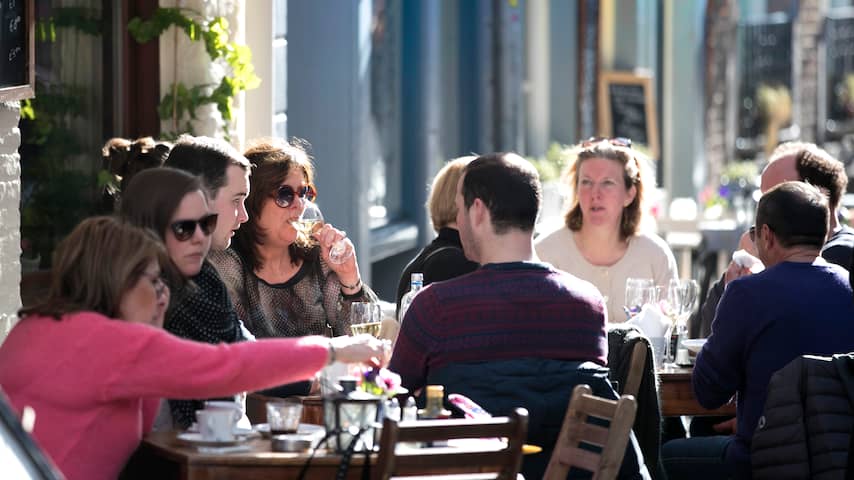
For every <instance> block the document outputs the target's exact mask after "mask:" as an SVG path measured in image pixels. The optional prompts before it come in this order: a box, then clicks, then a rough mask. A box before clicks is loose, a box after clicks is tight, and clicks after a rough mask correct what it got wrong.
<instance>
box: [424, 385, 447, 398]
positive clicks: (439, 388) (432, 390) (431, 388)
mask: <svg viewBox="0 0 854 480" xmlns="http://www.w3.org/2000/svg"><path fill="white" fill-rule="evenodd" d="M427 396H428V397H444V396H445V386H444V385H427Z"/></svg>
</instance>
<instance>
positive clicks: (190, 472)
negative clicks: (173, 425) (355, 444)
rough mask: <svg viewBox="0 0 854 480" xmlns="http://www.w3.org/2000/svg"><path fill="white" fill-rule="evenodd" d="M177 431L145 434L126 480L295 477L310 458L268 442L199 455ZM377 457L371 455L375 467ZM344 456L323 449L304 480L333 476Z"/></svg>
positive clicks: (354, 464)
mask: <svg viewBox="0 0 854 480" xmlns="http://www.w3.org/2000/svg"><path fill="white" fill-rule="evenodd" d="M175 435H176V432H174V431H170V432H152V433H150V434H148V435H146V437H145V439H144V440H143V441H142V444H141V445H140V447H139V448H138V449H137V451H136V453H135V454H134V456H133V458H132V459H131V461H130V462H129V464H128V467H127V469H126V473H125V475H123V476H122V478H123V479H125V480H127V479H151V478H157V479H184V480H218V479H234V480H241V479H253V480H267V479H269V480H274V479H275V480H288V479H296V478H297V476H298V475H299V473H300V470H301V469H302V467H303V465H305V463H306V461H307V460H308V454H306V453H283V452H273V451H272V450H271V443H270V440H269V439H266V438H260V437H258V438H255V439H252V440H250V441H249V442H248V443H249V446H250V448H251V450H250V451H248V452H239V453H226V454H204V453H199V452H198V450H197V449H196V448H195V447H194V446H190V445H185V444H183V443H182V442H179V441H178V440H176V438H175ZM364 462H365V456H364V455H363V454H358V455H353V458H352V460H351V462H350V470H349V472H348V473H347V478H348V479H354V480H356V479H360V478H361V474H362V468H363V466H364ZM375 462H376V454H372V455H371V463H372V464H373V463H375ZM340 463H341V456H340V455H336V454H334V453H329V452H327V451H325V450H320V451H318V453H317V454H316V455H315V456H314V458H313V459H312V460H311V466H310V467H309V469H308V471H307V474H306V476H305V478H306V479H310V480H311V479H313V480H327V479H331V478H335V474H336V472H337V471H338V465H339V464H340Z"/></svg>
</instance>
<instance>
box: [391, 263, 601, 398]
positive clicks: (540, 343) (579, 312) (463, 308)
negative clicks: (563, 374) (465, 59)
mask: <svg viewBox="0 0 854 480" xmlns="http://www.w3.org/2000/svg"><path fill="white" fill-rule="evenodd" d="M604 309H605V305H604V300H603V298H602V295H601V294H600V293H599V291H598V290H596V287H594V286H593V285H592V284H590V283H588V282H586V281H584V280H581V279H579V278H577V277H574V276H572V275H570V274H568V273H565V272H562V271H560V270H556V269H555V268H554V267H552V266H551V265H549V264H546V263H531V262H512V263H500V264H487V265H484V266H483V267H481V268H479V269H478V270H475V271H474V272H472V273H470V274H468V275H464V276H461V277H457V278H454V279H451V280H447V281H444V282H437V283H434V284H432V285H430V286H428V287H426V288H425V289H424V290H422V291H421V292H420V293H419V294H418V296H417V297H415V300H413V302H412V305H411V306H410V308H409V310H408V311H407V312H406V316H405V318H404V320H403V324H402V326H401V331H400V335H399V336H398V339H397V344H396V345H395V349H394V355H393V357H392V359H391V364H390V366H389V368H390V369H391V370H393V371H395V372H397V373H399V374H400V375H401V377H402V380H403V386H405V387H406V388H409V389H410V390H413V389H417V388H420V387H422V386H423V385H424V383H425V382H426V379H427V375H428V373H429V372H430V371H435V370H437V369H439V368H441V367H442V366H444V365H447V364H451V363H461V362H476V361H490V360H507V359H514V358H523V357H539V358H550V359H556V360H575V361H594V362H596V363H598V364H600V365H605V364H606V362H607V357H608V344H607V336H606V334H605V313H604Z"/></svg>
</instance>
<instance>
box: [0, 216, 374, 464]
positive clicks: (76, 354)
mask: <svg viewBox="0 0 854 480" xmlns="http://www.w3.org/2000/svg"><path fill="white" fill-rule="evenodd" d="M168 262H169V260H168V258H167V257H166V253H165V251H164V249H163V246H162V244H160V242H159V241H158V240H157V238H156V237H155V236H153V235H152V234H151V233H150V232H148V231H146V230H143V229H140V228H138V227H134V226H131V225H128V224H125V223H122V222H121V221H120V220H118V219H115V218H112V217H94V218H90V219H88V220H84V221H83V222H82V223H81V224H80V225H78V226H77V228H75V229H74V231H73V232H72V233H71V234H70V235H69V236H68V237H67V238H66V239H65V240H64V241H63V242H61V243H60V245H59V246H58V247H57V250H56V253H55V255H54V267H53V281H52V284H51V288H50V292H49V294H48V296H47V298H46V299H45V301H44V302H43V303H42V304H40V305H37V306H35V307H31V308H26V309H23V310H22V311H21V312H20V316H21V320H20V321H19V322H18V324H17V325H15V327H14V328H13V329H12V331H11V332H10V333H9V336H8V337H7V339H6V341H5V342H4V343H3V344H2V346H0V365H2V369H0V387H2V389H3V390H4V391H5V392H6V393H7V395H8V396H9V398H10V399H11V402H12V405H13V406H14V407H15V408H17V409H19V410H20V409H22V408H23V407H24V406H27V405H29V406H31V407H33V408H34V409H35V412H36V422H35V429H34V432H33V434H34V436H35V438H36V440H37V441H38V442H39V444H40V445H41V446H42V448H43V449H44V450H45V451H46V452H47V453H48V455H50V457H51V458H52V459H53V461H54V462H55V463H56V465H57V466H58V467H59V469H60V470H61V471H62V472H63V473H64V474H65V475H66V477H68V478H69V479H71V480H73V479H99V478H104V479H108V478H109V479H112V478H116V477H117V476H118V474H119V472H120V471H121V469H122V466H123V465H124V464H125V462H126V461H127V460H128V458H129V457H130V455H131V454H132V453H133V451H134V450H135V449H136V447H137V445H138V444H139V442H140V440H141V438H142V436H143V434H144V433H146V432H148V431H149V430H150V428H151V425H152V422H153V420H154V416H155V414H156V411H157V407H158V404H159V401H160V398H161V397H168V398H207V397H216V396H225V395H230V394H234V393H235V392H240V391H246V390H256V389H261V388H266V387H271V386H273V385H280V384H283V383H287V382H294V381H299V380H305V379H308V378H311V377H312V376H313V375H314V374H315V373H316V372H317V371H318V370H320V369H321V368H323V366H324V365H326V364H328V363H330V362H331V361H333V360H338V361H343V362H350V363H356V362H365V363H368V362H373V363H378V362H379V359H380V358H382V357H383V353H384V351H383V347H384V345H383V344H382V342H380V341H379V340H376V339H374V338H372V337H368V336H363V337H352V338H350V337H339V338H333V339H327V338H324V337H303V338H288V339H271V340H261V341H257V342H241V343H234V344H219V345H210V344H204V343H196V342H191V341H187V340H182V339H180V338H178V337H175V336H172V335H171V334H169V333H168V332H166V331H164V330H162V329H161V328H160V327H161V325H162V323H163V313H164V310H165V307H166V305H167V304H168V297H169V291H168V288H166V286H165V285H164V283H163V281H162V280H161V271H160V266H161V265H168Z"/></svg>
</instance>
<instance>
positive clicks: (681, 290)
mask: <svg viewBox="0 0 854 480" xmlns="http://www.w3.org/2000/svg"><path fill="white" fill-rule="evenodd" d="M667 292H668V293H667V297H668V300H669V301H670V304H671V306H672V307H673V310H674V313H675V314H676V316H677V318H679V320H680V321H682V320H683V319H684V320H687V318H688V317H689V316H690V315H691V314H692V313H694V309H695V308H696V307H697V299H698V297H699V296H700V285H698V284H697V281H696V280H692V279H688V280H675V279H674V280H670V284H669V285H668V288H667Z"/></svg>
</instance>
